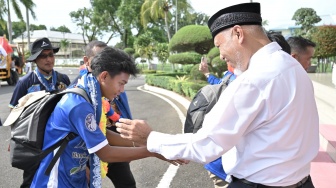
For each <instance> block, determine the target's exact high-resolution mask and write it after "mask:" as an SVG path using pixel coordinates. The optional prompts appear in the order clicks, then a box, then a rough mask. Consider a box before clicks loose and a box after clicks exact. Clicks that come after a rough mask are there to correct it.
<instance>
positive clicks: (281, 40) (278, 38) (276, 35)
mask: <svg viewBox="0 0 336 188" xmlns="http://www.w3.org/2000/svg"><path fill="white" fill-rule="evenodd" d="M267 37H268V38H269V39H270V40H271V41H273V42H277V43H278V44H279V45H280V46H281V48H282V50H283V51H285V52H287V53H288V54H291V47H290V45H289V44H288V42H287V41H286V39H285V37H284V36H283V35H282V34H281V33H280V32H275V31H268V32H267Z"/></svg>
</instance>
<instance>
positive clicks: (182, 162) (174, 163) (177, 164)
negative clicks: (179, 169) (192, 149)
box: [153, 153, 189, 166]
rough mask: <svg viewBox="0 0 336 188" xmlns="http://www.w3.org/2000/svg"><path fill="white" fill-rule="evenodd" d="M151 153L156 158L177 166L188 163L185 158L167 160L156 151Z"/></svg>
mask: <svg viewBox="0 0 336 188" xmlns="http://www.w3.org/2000/svg"><path fill="white" fill-rule="evenodd" d="M153 155H154V156H155V157H156V158H158V159H161V160H163V161H167V162H169V163H171V164H173V165H175V166H179V165H185V164H188V163H189V160H185V159H176V160H168V159H166V158H165V157H164V156H162V155H161V154H158V153H153Z"/></svg>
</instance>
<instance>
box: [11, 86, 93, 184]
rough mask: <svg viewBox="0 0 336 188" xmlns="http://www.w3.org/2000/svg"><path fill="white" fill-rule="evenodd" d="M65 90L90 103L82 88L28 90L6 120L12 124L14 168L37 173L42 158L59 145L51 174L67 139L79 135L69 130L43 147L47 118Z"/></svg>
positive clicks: (48, 169) (51, 164) (52, 162)
mask: <svg viewBox="0 0 336 188" xmlns="http://www.w3.org/2000/svg"><path fill="white" fill-rule="evenodd" d="M66 93H75V94H78V95H80V96H82V97H83V98H85V100H86V101H88V102H90V103H91V100H90V98H89V97H88V96H87V94H86V92H85V91H84V90H83V89H80V88H72V89H68V90H64V91H62V92H59V93H53V94H51V93H48V92H45V91H39V92H33V93H29V94H27V95H25V96H24V97H22V98H21V99H20V101H19V104H18V105H17V106H16V107H15V108H13V110H12V111H11V113H10V114H9V116H8V118H7V120H6V121H5V123H4V126H11V139H10V159H11V165H12V167H15V168H18V169H22V170H24V171H29V172H30V174H32V173H34V174H35V172H36V170H37V169H38V167H39V165H40V162H41V161H42V159H43V158H44V157H46V156H47V155H48V154H49V153H50V152H52V151H54V150H55V149H56V148H57V147H60V148H59V149H58V151H57V153H56V155H55V156H54V157H53V159H52V161H51V162H50V164H49V166H48V168H47V170H46V171H45V174H46V175H49V174H50V172H51V170H52V168H53V166H54V165H55V163H56V161H57V160H58V158H59V157H60V155H61V154H62V152H63V151H64V149H65V147H66V145H67V144H68V142H69V141H70V140H72V139H73V138H75V137H76V136H77V135H76V134H74V133H71V132H70V133H69V134H68V135H67V136H66V137H65V138H63V139H62V140H60V141H59V142H58V143H56V144H55V145H53V146H51V147H49V148H48V149H46V150H44V151H43V150H42V146H43V140H44V131H45V127H46V124H47V121H48V119H49V117H50V115H51V113H52V112H53V110H54V108H55V106H56V105H57V103H58V102H59V101H60V100H61V98H62V96H63V95H64V94H66ZM34 174H33V175H32V177H30V178H31V179H30V178H29V179H30V180H29V181H30V182H31V180H32V178H33V176H34ZM24 181H26V180H24Z"/></svg>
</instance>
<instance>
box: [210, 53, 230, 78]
mask: <svg viewBox="0 0 336 188" xmlns="http://www.w3.org/2000/svg"><path fill="white" fill-rule="evenodd" d="M211 65H212V68H213V72H215V73H216V75H218V76H219V77H222V75H223V73H224V72H225V71H227V70H228V68H227V64H226V62H225V61H223V60H222V59H221V58H220V57H219V56H217V57H215V58H214V59H213V60H212V62H211Z"/></svg>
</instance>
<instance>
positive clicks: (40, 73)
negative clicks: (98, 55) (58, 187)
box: [8, 38, 70, 187]
mask: <svg viewBox="0 0 336 188" xmlns="http://www.w3.org/2000/svg"><path fill="white" fill-rule="evenodd" d="M58 51H59V48H58V47H53V46H52V44H51V42H50V41H49V39H48V38H40V39H36V40H35V41H34V42H33V44H32V46H31V51H30V52H31V54H32V55H31V56H30V57H28V59H27V61H28V62H35V63H36V69H35V70H34V71H32V72H30V73H28V74H26V75H25V76H23V77H22V78H21V79H20V80H19V81H18V82H17V84H16V86H15V89H14V92H13V94H12V98H11V100H10V102H9V105H8V106H9V107H10V109H12V108H14V107H15V106H16V105H17V104H18V103H19V99H20V98H21V97H23V96H25V95H26V94H28V93H31V92H35V91H41V90H46V91H48V92H51V93H52V92H59V91H62V90H64V89H66V87H67V86H68V85H69V84H70V80H69V77H68V76H67V75H65V74H62V73H59V72H57V71H55V70H54V65H55V53H57V52H58ZM32 175H33V174H31V172H28V171H24V172H23V183H22V184H21V187H28V186H29V185H30V183H31V179H32V178H31V176H32Z"/></svg>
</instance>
